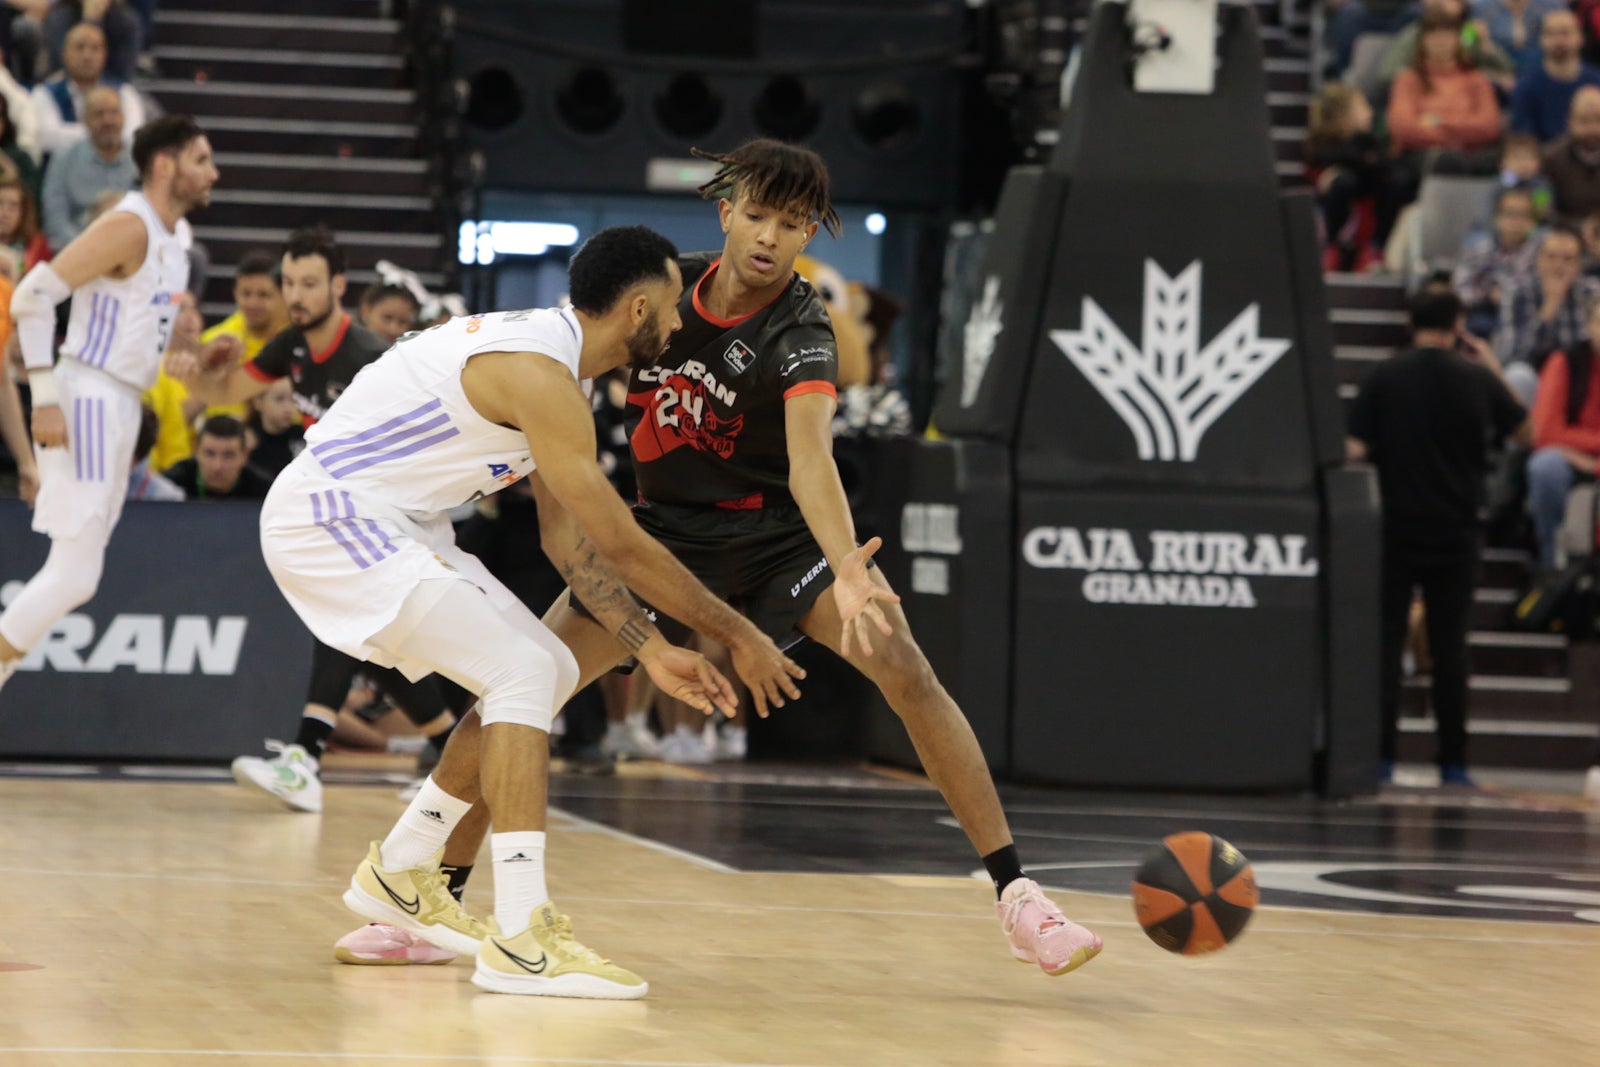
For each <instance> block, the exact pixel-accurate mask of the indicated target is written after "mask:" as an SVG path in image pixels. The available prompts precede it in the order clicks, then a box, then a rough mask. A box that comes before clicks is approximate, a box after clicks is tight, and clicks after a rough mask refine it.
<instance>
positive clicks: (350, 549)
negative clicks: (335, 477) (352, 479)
mask: <svg viewBox="0 0 1600 1067" xmlns="http://www.w3.org/2000/svg"><path fill="white" fill-rule="evenodd" d="M328 502H329V509H328V517H327V518H326V519H324V518H323V517H322V500H321V498H320V497H319V496H318V494H316V493H312V494H311V514H312V517H313V518H314V519H315V520H316V524H317V525H318V526H320V527H322V528H323V529H324V530H327V531H328V536H330V537H332V538H333V539H334V541H336V542H338V545H339V547H340V548H342V549H344V550H345V554H346V555H348V556H349V557H350V559H351V560H352V561H354V562H355V565H356V566H357V567H360V568H361V569H362V570H366V569H367V568H368V567H370V566H372V564H370V563H368V562H367V561H366V559H365V558H364V557H363V556H362V555H361V553H360V552H358V551H356V547H355V546H354V545H352V544H351V543H350V542H349V541H347V540H345V536H344V534H342V533H340V532H339V529H338V527H336V526H334V524H333V523H334V517H335V515H334V511H333V508H332V503H333V494H332V493H331V492H330V493H329V494H328Z"/></svg>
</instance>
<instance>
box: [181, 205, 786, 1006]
mask: <svg viewBox="0 0 1600 1067" xmlns="http://www.w3.org/2000/svg"><path fill="white" fill-rule="evenodd" d="M675 256H676V252H675V250H674V249H673V247H672V245H671V243H670V242H668V241H667V240H666V239H665V238H663V237H661V236H660V235H659V234H656V233H654V232H652V231H650V230H647V229H644V228H643V227H619V228H613V229H610V230H603V231H601V232H600V233H598V234H596V235H595V236H594V237H593V238H592V239H591V240H590V241H589V242H588V243H587V244H586V245H585V246H584V248H583V249H581V250H580V251H579V252H578V254H577V255H576V256H574V257H573V260H572V263H571V266H570V278H569V281H570V286H571V293H572V303H573V306H572V307H571V308H568V309H564V310H560V311H557V310H537V311H516V312H503V313H499V314H493V315H477V316H473V317H471V318H465V319H454V320H451V321H449V322H447V323H444V324H441V325H439V326H436V327H434V328H432V329H430V330H427V331H425V332H423V333H419V334H412V335H409V336H407V337H406V338H404V339H402V340H401V341H400V342H399V343H398V344H397V345H396V346H395V347H394V348H393V349H391V350H390V351H389V353H388V354H386V355H385V356H384V357H383V358H381V359H380V360H378V361H377V362H376V363H374V364H372V365H371V366H369V367H367V368H366V369H365V370H363V371H362V373H361V374H360V375H359V376H357V378H356V379H355V381H354V382H352V383H351V385H350V386H349V388H348V389H346V390H345V391H344V393H343V394H342V395H341V396H340V398H339V399H338V401H337V402H336V403H335V404H334V405H333V407H332V409H331V410H330V411H329V412H328V414H327V416H326V417H325V418H323V419H322V420H321V421H319V422H318V423H317V425H316V426H314V427H313V428H312V429H311V430H309V431H308V432H307V434H306V449H305V451H304V452H302V453H301V454H300V456H299V457H298V458H297V459H296V460H295V461H294V462H293V463H291V464H290V465H289V467H288V468H287V469H285V471H284V472H283V473H282V474H281V475H279V477H278V480H277V482H276V483H275V484H274V485H273V489H272V492H271V494H270V495H269V496H268V498H267V501H266V503H265V505H264V506H263V508H262V512H261V543H262V551H263V554H264V555H265V557H266V560H267V565H268V567H269V568H270V569H271V571H272V573H273V577H274V578H275V579H276V580H277V582H278V585H279V588H280V589H282V591H283V593H284V595H285V596H286V597H287V598H288V600H289V602H290V604H291V605H292V606H293V607H294V608H295V610H296V611H297V612H298V613H299V614H300V616H301V618H302V619H304V620H305V622H306V624H307V625H308V626H309V627H310V628H311V630H312V632H314V633H315V634H316V635H317V636H318V637H319V638H320V639H322V640H323V641H326V642H327V643H328V644H329V645H332V646H333V647H334V648H337V649H340V650H342V651H345V652H348V653H349V654H350V655H353V656H358V657H360V658H362V659H366V660H370V661H373V662H377V663H380V664H383V665H388V666H395V667H398V668H400V669H401V670H402V671H404V672H405V673H406V674H407V675H408V676H411V677H417V676H420V675H421V674H424V673H426V672H428V671H436V672H438V673H440V674H443V675H444V676H445V677H448V678H451V679H454V680H455V681H457V682H458V683H460V684H461V685H462V686H464V687H466V688H467V689H469V690H471V691H472V692H473V693H475V694H477V695H478V696H479V698H480V704H479V708H480V716H481V719H482V722H483V724H484V725H483V728H482V730H481V732H480V731H474V735H473V736H474V740H475V744H474V745H472V746H471V747H472V749H473V751H472V752H471V753H465V752H462V751H459V750H458V749H457V746H453V745H452V746H450V748H448V749H447V751H446V756H445V759H446V760H447V761H449V760H452V759H453V760H454V761H455V762H456V763H458V764H459V763H468V764H470V765H471V767H470V771H469V773H470V777H471V779H472V787H471V793H472V795H470V796H469V795H462V793H461V792H456V793H452V792H449V791H447V790H446V789H445V788H442V787H441V786H440V785H439V784H438V783H437V782H436V781H434V780H433V779H430V780H429V781H428V782H426V783H424V785H423V787H422V789H421V791H420V792H419V793H418V795H417V797H416V799H415V800H414V801H413V802H412V804H411V807H410V808H408V809H407V811H406V814H405V815H404V816H402V817H401V820H400V822H399V823H398V824H397V825H396V826H395V827H394V829H393V830H392V831H391V832H390V833H389V835H388V837H386V838H385V839H384V840H383V841H382V842H381V843H374V844H373V846H372V848H371V849H370V851H369V852H368V855H367V859H366V861H365V862H364V863H362V864H361V866H360V867H359V868H358V869H357V871H356V874H355V877H354V878H352V880H351V886H350V889H349V890H348V891H347V892H346V893H345V898H344V899H345V903H346V904H348V905H349V906H350V907H351V908H352V909H353V910H355V911H356V912H358V913H359V914H361V915H364V916H366V917H367V918H369V919H375V920H379V921H382V922H387V923H390V924H392V925H394V926H398V927H400V928H402V929H407V930H410V931H412V932H414V933H417V934H420V935H421V936H423V937H425V938H426V939H428V940H429V941H431V942H433V943H434V944H436V945H439V946H440V947H442V948H446V949H450V950H452V951H455V952H466V951H472V952H475V953H476V954H477V967H476V973H475V974H474V977H473V981H474V982H475V983H476V984H477V985H479V986H480V987H482V988H485V989H488V990H491V991H494V992H501V993H523V994H533V995H546V996H577V997H600V998H609V999H633V998H635V997H639V996H643V995H644V993H645V991H646V990H647V988H648V987H647V986H646V984H645V983H644V981H643V980H642V979H640V978H639V977H638V976H637V975H634V974H631V973H630V972H628V971H625V970H623V969H622V968H620V967H617V966H615V965H613V964H611V963H610V962H609V961H606V960H604V959H602V958H601V957H600V956H598V955H596V954H595V953H594V952H592V951H591V950H589V949H587V948H585V947H584V946H583V945H581V944H579V943H578V942H577V941H576V940H575V939H574V938H573V936H572V928H571V925H570V923H569V922H568V920H567V919H566V918H565V917H564V916H561V915H559V914H558V913H557V912H556V910H555V908H554V906H553V905H552V904H551V903H550V902H549V900H548V893H547V892H546V889H545V879H544V826H545V791H546V774H547V770H548V760H549V749H548V745H549V728H550V722H551V719H552V718H553V717H554V715H555V712H556V709H558V708H559V707H560V706H561V705H562V703H564V702H565V701H566V699H567V697H568V696H570V695H571V693H572V691H573V688H574V685H575V683H576V681H577V676H578V666H577V663H576V662H575V661H574V660H573V657H572V654H571V653H570V652H569V651H568V650H567V649H566V648H565V647H564V646H563V645H562V644H561V643H560V642H559V641H558V640H557V639H556V638H555V636H554V635H553V634H551V633H550V631H549V630H548V629H546V628H545V626H544V624H543V623H541V622H540V621H539V620H538V619H537V618H536V617H535V616H534V615H533V613H532V612H530V611H529V610H528V609H527V608H526V607H525V606H523V604H522V603H521V602H520V601H519V600H518V599H517V598H516V597H515V596H514V595H513V594H512V593H511V592H510V591H509V590H508V589H506V587H505V586H503V585H502V584H501V583H500V582H499V581H497V580H496V579H494V578H493V577H491V576H490V574H489V573H488V571H487V570H486V569H485V568H484V566H483V564H482V563H480V562H479V561H478V560H477V559H476V558H474V557H472V556H470V555H468V554H467V553H465V552H463V551H461V550H460V549H459V548H457V547H456V545H455V542H454V536H453V532H452V530H451V526H450V523H449V519H448V517H447V516H446V515H445V512H446V510H447V509H449V508H451V507H453V506H455V505H458V504H461V503H463V502H465V501H467V500H471V499H476V498H477V497H481V496H484V495H487V494H489V493H493V492H496V491H498V490H499V489H501V488H504V487H505V486H506V485H509V484H512V483H514V482H516V481H518V480H519V479H521V478H522V477H524V476H528V477H530V478H531V479H532V485H533V488H534V491H535V495H536V496H537V497H538V499H539V517H540V525H541V539H542V542H543V546H544V548H545V551H546V552H547V553H549V554H550V555H551V557H552V558H553V559H554V560H555V561H556V563H557V565H558V566H559V567H560V568H561V569H562V571H563V573H564V574H565V575H566V576H567V577H568V580H569V582H571V583H572V584H573V585H574V587H575V588H578V589H581V590H583V596H584V601H585V603H587V604H590V605H591V606H592V609H593V612H594V615H595V617H596V619H597V620H598V621H599V622H600V623H601V624H602V625H604V626H605V627H607V629H608V630H609V631H610V632H611V633H613V634H615V635H616V637H617V639H618V640H619V641H621V642H622V644H623V645H624V646H625V647H626V648H628V649H629V650H630V651H632V652H633V653H634V655H636V656H637V658H638V659H639V662H640V663H641V664H642V665H643V666H644V667H645V669H646V670H647V671H649V673H650V675H651V677H652V678H653V679H654V680H655V681H656V683H657V684H658V685H659V686H660V687H661V688H662V690H663V691H664V692H667V693H668V694H670V695H672V696H675V697H677V698H679V699H682V700H685V701H686V702H688V703H690V704H691V705H693V706H696V707H698V708H700V709H701V710H702V711H708V712H709V711H710V710H712V708H713V707H714V706H717V707H722V708H724V709H725V710H730V711H731V710H732V708H733V706H734V697H733V691H732V688H731V687H730V686H729V685H728V682H727V680H726V679H725V678H723V677H722V676H721V675H719V674H717V672H716V671H715V670H714V669H713V668H711V667H710V665H709V664H707V663H706V661H705V660H704V658H703V657H701V656H699V655H698V654H697V653H693V652H689V651H687V650H684V649H680V648H675V647H674V646H672V645H670V644H668V643H667V642H666V641H665V640H664V639H663V638H662V637H661V635H660V634H659V632H657V631H656V629H655V626H654V624H653V621H652V620H651V618H650V617H649V616H648V615H646V613H645V612H644V611H643V610H642V609H641V608H640V607H639V605H638V603H637V602H636V601H635V600H634V599H633V597H632V596H631V595H630V594H629V592H628V588H627V587H626V586H624V584H623V582H626V583H627V585H628V586H632V587H633V588H636V589H638V590H639V592H640V594H641V595H642V596H644V597H647V598H649V600H650V601H651V602H652V603H654V604H657V605H659V606H660V607H661V609H662V610H664V611H667V612H670V613H672V614H673V615H674V616H675V617H678V618H680V619H681V620H682V621H683V622H685V623H687V624H689V625H691V626H693V627H695V628H696V629H699V630H701V631H702V632H704V633H706V634H708V635H710V636H711V637H713V638H715V639H716V640H718V641H721V642H723V643H724V644H726V645H728V647H729V648H730V650H732V652H733V658H734V664H735V667H736V669H737V670H738V671H739V673H740V675H741V677H742V678H743V679H744V681H745V682H746V683H747V684H748V685H750V686H751V687H752V688H753V689H757V690H759V691H760V692H762V693H763V694H764V695H765V698H766V699H767V700H769V701H772V702H774V703H778V704H782V703H783V695H784V694H785V693H787V694H788V695H789V696H798V695H799V694H798V691H797V690H796V689H795V687H794V683H793V681H792V680H791V679H792V678H798V677H801V676H803V672H802V671H801V670H800V669H799V668H798V667H797V666H796V665H795V664H794V663H793V662H792V661H791V660H789V659H788V658H787V657H786V656H784V655H783V654H782V653H781V652H780V651H779V650H778V648H777V646H776V645H775V644H774V643H773V642H772V640H771V639H770V638H768V637H767V636H766V635H765V634H763V633H762V632H761V631H760V630H758V629H757V628H756V627H755V626H754V625H752V624H751V623H750V622H748V621H746V620H745V619H744V618H743V617H741V616H740V615H738V614H737V613H735V612H734V611H733V609H731V608H729V607H728V606H727V605H726V604H724V603H722V602H721V601H719V600H717V599H716V598H715V597H713V596H712V595H711V594H710V593H709V592H708V591H707V590H706V588H705V587H704V586H703V585H701V584H700V583H699V582H698V581H696V580H695V579H694V578H693V577H692V576H691V575H690V573H689V572H688V570H686V569H685V568H684V567H683V566H682V565H681V564H679V563H677V561H675V560H674V559H673V558H672V556H671V555H670V553H668V552H667V551H666V550H665V549H664V548H662V547H661V545H659V544H658V543H657V542H655V541H653V540H652V539H650V538H649V537H647V536H646V535H645V534H644V533H643V532H642V531H641V530H640V529H639V527H638V525H637V524H636V523H635V522H634V521H633V518H632V516H631V515H630V513H629V511H628V509H627V507H626V505H625V504H624V503H623V502H622V500H621V498H620V497H618V496H617V494H616V493H615V492H614V491H613V490H612V489H611V487H610V485H609V484H608V483H607V482H606V480H605V476H604V475H603V474H602V473H601V470H600V467H599V464H598V463H597V462H596V461H595V452H596V449H595V433H594V421H593V417H592V414H591V412H590V407H589V401H588V399H587V397H586V395H585V388H584V387H580V383H582V382H585V381H587V380H588V379H592V378H594V377H595V376H596V375H599V374H603V373H604V372H606V371H608V370H610V369H612V368H614V367H618V366H621V365H622V364H623V363H626V362H633V363H635V364H636V365H642V366H649V365H651V364H653V363H654V362H655V360H656V359H657V358H658V357H659V356H660V354H661V352H662V351H663V350H664V348H665V345H666V340H667V337H668V335H669V334H670V333H671V332H672V330H674V329H676V328H677V325H678V314H677V311H676V304H677V300H678V297H679V296H680V294H681V292H682V279H681V277H680V275H679V272H678V268H677V264H676V262H675V261H674V258H675ZM183 358H184V359H186V360H187V361H188V365H187V366H185V367H184V368H183V369H181V370H180V369H179V368H178V367H177V365H176V364H175V365H174V368H173V369H174V374H175V376H177V377H179V378H180V379H182V378H184V377H186V376H188V375H190V374H192V373H193V366H192V363H193V357H192V356H191V357H183ZM608 561H609V562H608ZM613 568H614V569H615V573H614V574H613ZM480 739H481V742H480ZM480 745H481V747H480ZM480 767H481V783H482V798H483V799H484V801H485V802H486V803H487V805H488V807H489V810H490V815H491V818H492V820H493V823H494V828H495V831H496V832H495V833H494V834H493V836H492V837H491V842H490V843H491V852H492V856H493V860H494V883H495V918H496V920H497V922H498V925H499V932H498V933H494V934H491V933H490V931H488V930H487V929H486V928H485V927H484V926H483V924H481V923H479V922H477V920H475V919H473V918H472V917H471V916H468V915H467V914H466V913H465V912H464V911H462V909H461V907H460V905H459V904H458V903H457V902H456V900H455V899H454V898H453V897H451V896H450V894H449V893H448V891H447V887H446V881H445V878H444V876H443V874H442V873H441V871H440V868H439V858H440V855H441V852H442V849H443V846H444V843H445V840H446V838H447V837H448V836H449V834H450V832H451V831H452V829H454V828H455V827H456V825H457V824H458V823H459V822H460V820H461V819H462V817H463V816H464V815H465V814H466V812H467V811H468V809H469V808H470V807H471V806H472V804H473V802H474V801H476V800H477V799H479V798H478V781H479V780H480V774H479V769H480Z"/></svg>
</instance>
